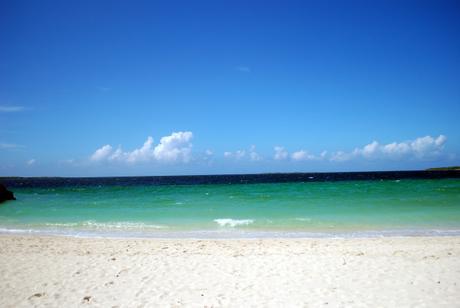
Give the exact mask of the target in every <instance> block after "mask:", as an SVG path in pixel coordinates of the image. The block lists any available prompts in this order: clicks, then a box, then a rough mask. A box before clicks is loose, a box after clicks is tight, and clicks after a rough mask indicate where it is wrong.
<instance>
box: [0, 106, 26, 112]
mask: <svg viewBox="0 0 460 308" xmlns="http://www.w3.org/2000/svg"><path fill="white" fill-rule="evenodd" d="M24 110H26V108H25V107H23V106H6V105H0V112H5V113H6V112H20V111H24Z"/></svg>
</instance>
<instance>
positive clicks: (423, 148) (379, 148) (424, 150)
mask: <svg viewBox="0 0 460 308" xmlns="http://www.w3.org/2000/svg"><path fill="white" fill-rule="evenodd" d="M446 141H447V137H446V136H444V135H440V136H438V137H437V138H434V137H431V136H425V137H420V138H417V139H415V140H409V141H405V142H399V143H398V142H393V143H388V144H379V143H378V142H377V141H373V142H371V143H369V144H367V145H365V146H364V147H362V148H356V149H354V150H353V151H352V152H350V153H346V152H343V151H338V152H336V153H333V154H332V155H331V157H330V160H331V161H347V160H351V159H354V158H360V157H361V158H365V159H398V158H402V157H412V158H417V159H428V158H434V157H436V156H438V155H440V154H441V152H442V150H443V148H444V144H445V143H446Z"/></svg>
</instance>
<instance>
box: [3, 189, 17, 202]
mask: <svg viewBox="0 0 460 308" xmlns="http://www.w3.org/2000/svg"><path fill="white" fill-rule="evenodd" d="M6 200H16V198H15V197H14V195H13V192H11V191H9V190H8V189H6V187H5V186H4V185H3V184H0V203H2V202H3V201H6Z"/></svg>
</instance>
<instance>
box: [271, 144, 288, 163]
mask: <svg viewBox="0 0 460 308" xmlns="http://www.w3.org/2000/svg"><path fill="white" fill-rule="evenodd" d="M274 150H275V155H274V156H273V158H274V159H275V160H285V159H287V158H288V157H289V153H288V152H287V151H286V150H285V149H284V147H280V146H276V147H275V148H274Z"/></svg>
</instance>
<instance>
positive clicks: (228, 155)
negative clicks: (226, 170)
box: [224, 150, 246, 159]
mask: <svg viewBox="0 0 460 308" xmlns="http://www.w3.org/2000/svg"><path fill="white" fill-rule="evenodd" d="M245 156H246V151H245V150H237V151H235V153H233V152H224V157H225V158H235V159H242V158H244V157H245Z"/></svg>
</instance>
